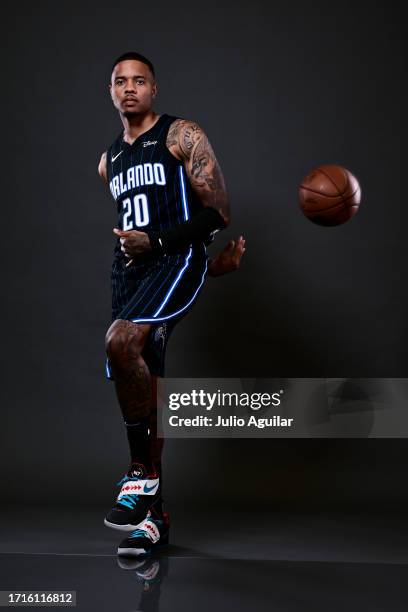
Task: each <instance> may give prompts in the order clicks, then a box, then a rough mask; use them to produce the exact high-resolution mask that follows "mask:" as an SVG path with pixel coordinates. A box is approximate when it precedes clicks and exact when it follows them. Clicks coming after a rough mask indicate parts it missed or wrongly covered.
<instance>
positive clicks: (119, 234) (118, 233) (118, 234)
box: [113, 227, 130, 237]
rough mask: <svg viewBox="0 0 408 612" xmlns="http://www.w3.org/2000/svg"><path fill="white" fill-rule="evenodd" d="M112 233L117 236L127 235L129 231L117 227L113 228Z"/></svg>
mask: <svg viewBox="0 0 408 612" xmlns="http://www.w3.org/2000/svg"><path fill="white" fill-rule="evenodd" d="M113 233H114V234H116V235H117V236H125V237H126V236H129V234H130V232H124V231H123V230H120V229H118V228H117V227H114V228H113Z"/></svg>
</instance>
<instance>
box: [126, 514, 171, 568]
mask: <svg viewBox="0 0 408 612" xmlns="http://www.w3.org/2000/svg"><path fill="white" fill-rule="evenodd" d="M169 529H170V520H169V515H168V513H167V512H163V514H162V515H157V516H154V515H153V513H152V512H149V513H148V515H147V517H146V518H145V520H144V521H143V522H142V523H140V524H139V525H138V527H137V529H135V530H134V531H132V533H131V534H130V535H129V537H128V538H126V539H124V540H122V542H121V543H120V544H119V547H118V555H119V556H121V557H143V556H146V555H150V554H151V553H152V552H153V551H156V550H157V549H158V548H162V547H164V546H167V544H168V543H169Z"/></svg>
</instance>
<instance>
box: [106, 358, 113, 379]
mask: <svg viewBox="0 0 408 612" xmlns="http://www.w3.org/2000/svg"><path fill="white" fill-rule="evenodd" d="M105 371H106V376H107V377H108V378H111V377H112V372H111V369H110V367H109V360H108V359H107V360H106V363H105Z"/></svg>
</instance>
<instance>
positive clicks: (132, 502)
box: [117, 474, 141, 510]
mask: <svg viewBox="0 0 408 612" xmlns="http://www.w3.org/2000/svg"><path fill="white" fill-rule="evenodd" d="M131 480H133V481H134V480H141V478H137V477H133V476H128V475H127V474H126V475H125V476H124V477H123V478H122V480H119V482H118V483H117V486H118V487H120V486H121V485H123V484H125V482H129V481H131ZM138 499H139V495H138V494H137V493H129V494H128V495H123V496H122V497H121V498H120V500H119V501H118V502H117V503H118V504H122V506H127V507H128V508H130V510H133V509H134V507H135V506H136V503H137V501H138Z"/></svg>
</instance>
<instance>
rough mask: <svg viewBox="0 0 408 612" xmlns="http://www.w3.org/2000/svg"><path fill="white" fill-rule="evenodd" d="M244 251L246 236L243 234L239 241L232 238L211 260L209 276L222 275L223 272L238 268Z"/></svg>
mask: <svg viewBox="0 0 408 612" xmlns="http://www.w3.org/2000/svg"><path fill="white" fill-rule="evenodd" d="M244 253H245V238H244V237H243V236H240V237H239V238H238V240H237V241H235V240H230V241H229V243H228V244H227V246H226V247H225V248H224V249H223V250H222V251H220V252H219V253H217V255H216V256H215V257H213V258H212V259H211V260H210V262H209V264H208V274H209V276H221V274H227V273H228V272H233V271H234V270H238V268H239V265H240V263H241V258H242V256H243V254H244Z"/></svg>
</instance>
